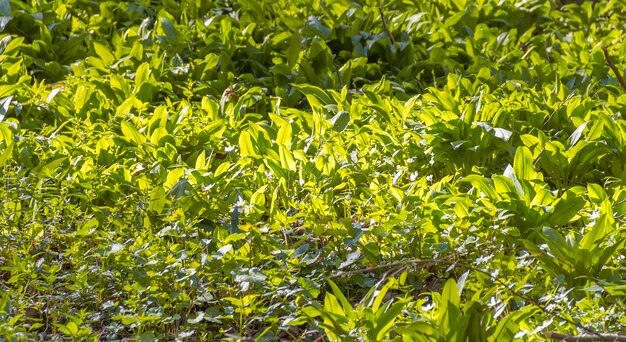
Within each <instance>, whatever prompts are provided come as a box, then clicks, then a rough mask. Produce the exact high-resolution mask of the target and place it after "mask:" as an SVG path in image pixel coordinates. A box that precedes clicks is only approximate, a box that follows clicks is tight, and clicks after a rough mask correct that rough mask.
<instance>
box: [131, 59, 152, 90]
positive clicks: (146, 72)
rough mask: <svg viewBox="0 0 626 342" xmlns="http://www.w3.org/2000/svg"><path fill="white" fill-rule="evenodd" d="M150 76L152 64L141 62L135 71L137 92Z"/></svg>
mask: <svg viewBox="0 0 626 342" xmlns="http://www.w3.org/2000/svg"><path fill="white" fill-rule="evenodd" d="M149 76H150V65H149V64H148V63H141V65H140V66H139V68H137V71H135V92H137V91H139V88H140V87H141V85H142V84H143V83H144V82H146V81H148V78H149Z"/></svg>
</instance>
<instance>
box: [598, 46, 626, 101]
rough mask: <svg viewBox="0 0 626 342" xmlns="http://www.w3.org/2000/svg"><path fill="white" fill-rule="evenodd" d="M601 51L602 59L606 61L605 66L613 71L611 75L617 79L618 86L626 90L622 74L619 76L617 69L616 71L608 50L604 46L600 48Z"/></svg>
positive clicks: (625, 82)
mask: <svg viewBox="0 0 626 342" xmlns="http://www.w3.org/2000/svg"><path fill="white" fill-rule="evenodd" d="M602 51H603V52H604V59H605V60H606V64H608V65H609V67H610V68H611V70H613V73H614V74H615V77H617V80H618V81H619V84H620V85H621V86H622V88H623V89H624V90H626V81H624V78H623V77H622V74H620V72H619V69H617V67H616V66H615V64H613V61H612V60H611V56H610V55H609V48H608V47H607V46H606V45H604V46H602Z"/></svg>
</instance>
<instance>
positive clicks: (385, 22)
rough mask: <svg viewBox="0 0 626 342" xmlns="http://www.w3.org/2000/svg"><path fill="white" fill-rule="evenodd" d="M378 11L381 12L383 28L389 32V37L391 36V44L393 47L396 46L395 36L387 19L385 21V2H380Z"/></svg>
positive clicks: (379, 0)
mask: <svg viewBox="0 0 626 342" xmlns="http://www.w3.org/2000/svg"><path fill="white" fill-rule="evenodd" d="M378 11H379V12H380V17H381V18H382V19H383V27H384V28H385V31H386V32H387V36H389V39H391V43H392V44H393V45H396V39H395V38H393V35H392V34H391V31H390V30H389V26H388V25H387V19H385V13H384V12H383V2H382V1H381V0H378Z"/></svg>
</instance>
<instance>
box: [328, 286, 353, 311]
mask: <svg viewBox="0 0 626 342" xmlns="http://www.w3.org/2000/svg"><path fill="white" fill-rule="evenodd" d="M327 281H328V285H330V288H331V289H332V291H333V293H334V294H335V296H336V298H337V299H339V302H341V307H342V308H343V313H345V314H346V317H347V318H348V319H349V320H352V319H354V310H353V308H352V304H350V302H349V301H348V299H347V298H346V297H345V296H344V295H343V293H341V290H340V289H339V287H338V286H337V284H335V283H334V282H333V281H332V280H330V279H327ZM333 312H335V311H333ZM336 313H338V312H336Z"/></svg>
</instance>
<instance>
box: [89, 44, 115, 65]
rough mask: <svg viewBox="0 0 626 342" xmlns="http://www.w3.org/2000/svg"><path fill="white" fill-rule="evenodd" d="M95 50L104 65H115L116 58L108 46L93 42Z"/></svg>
mask: <svg viewBox="0 0 626 342" xmlns="http://www.w3.org/2000/svg"><path fill="white" fill-rule="evenodd" d="M93 49H94V50H95V52H96V54H97V55H98V57H100V59H101V60H102V62H103V63H104V65H106V66H111V65H112V64H113V63H115V61H116V58H115V56H114V55H113V54H112V53H111V52H110V51H109V48H108V47H107V46H106V45H104V44H102V43H98V42H93Z"/></svg>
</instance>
